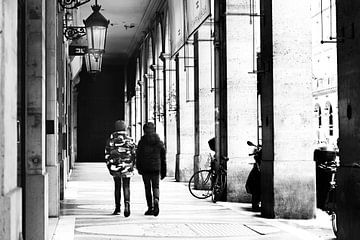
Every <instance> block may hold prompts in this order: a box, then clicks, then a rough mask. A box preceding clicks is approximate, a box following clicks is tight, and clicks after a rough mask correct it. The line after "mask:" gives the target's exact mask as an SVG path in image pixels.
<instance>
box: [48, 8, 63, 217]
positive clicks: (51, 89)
mask: <svg viewBox="0 0 360 240" xmlns="http://www.w3.org/2000/svg"><path fill="white" fill-rule="evenodd" d="M57 7H58V6H57V3H56V2H55V1H47V2H46V171H47V172H48V174H49V186H51V187H50V188H49V216H50V217H58V216H59V209H60V202H59V200H60V185H59V181H60V178H59V174H60V172H59V166H58V158H57V157H58V138H57V136H58V128H57V126H58V121H57V119H58V109H57V96H56V94H57V84H56V71H57V66H56V65H57V64H56V49H57V36H56V35H57V31H56V25H57Z"/></svg>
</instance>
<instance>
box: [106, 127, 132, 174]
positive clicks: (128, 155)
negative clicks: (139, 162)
mask: <svg viewBox="0 0 360 240" xmlns="http://www.w3.org/2000/svg"><path fill="white" fill-rule="evenodd" d="M105 161H106V165H107V167H108V169H109V172H110V174H111V175H112V176H114V177H131V176H132V175H133V171H134V165H135V143H134V142H133V140H132V138H131V137H129V136H128V135H127V133H126V132H125V131H116V132H113V133H112V134H111V135H110V137H109V139H108V140H107V142H106V146H105Z"/></svg>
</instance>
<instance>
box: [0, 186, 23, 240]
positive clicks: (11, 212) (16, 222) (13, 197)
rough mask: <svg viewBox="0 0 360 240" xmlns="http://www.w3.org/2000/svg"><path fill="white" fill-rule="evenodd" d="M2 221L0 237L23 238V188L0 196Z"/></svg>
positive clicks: (0, 217) (0, 220)
mask: <svg viewBox="0 0 360 240" xmlns="http://www.w3.org/2000/svg"><path fill="white" fill-rule="evenodd" d="M0 223H1V226H2V227H1V230H0V239H23V238H22V190H21V188H15V189H13V190H12V191H11V192H9V193H7V194H6V195H5V196H2V197H0Z"/></svg>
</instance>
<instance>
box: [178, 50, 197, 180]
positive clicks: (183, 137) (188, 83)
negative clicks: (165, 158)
mask: <svg viewBox="0 0 360 240" xmlns="http://www.w3.org/2000/svg"><path fill="white" fill-rule="evenodd" d="M185 47H186V46H185ZM191 54H192V55H190V56H184V50H183V49H182V50H180V51H179V65H178V66H179V67H178V69H177V71H179V85H178V88H179V89H178V93H179V95H178V96H177V97H178V101H179V102H178V108H179V109H178V111H179V116H178V121H179V123H178V124H179V125H178V134H179V135H178V138H179V140H180V146H179V149H178V150H180V151H178V153H177V161H178V170H179V175H178V179H177V180H178V181H188V180H189V179H190V177H191V176H192V174H193V166H194V160H193V159H194V151H195V148H194V144H195V143H194V132H195V131H194V99H193V98H194V97H193V96H191V94H189V91H190V92H192V90H193V88H194V85H193V76H187V73H186V71H188V70H187V69H186V67H185V61H184V60H185V57H193V53H191ZM187 77H189V78H190V79H186V78H187Z"/></svg>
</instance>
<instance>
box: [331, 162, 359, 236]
mask: <svg viewBox="0 0 360 240" xmlns="http://www.w3.org/2000/svg"><path fill="white" fill-rule="evenodd" d="M337 184H338V186H337V189H336V196H337V198H336V199H337V225H338V239H346V240H355V239H359V236H360V218H359V216H360V169H359V168H346V167H344V168H341V167H340V168H339V169H338V172H337Z"/></svg>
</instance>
